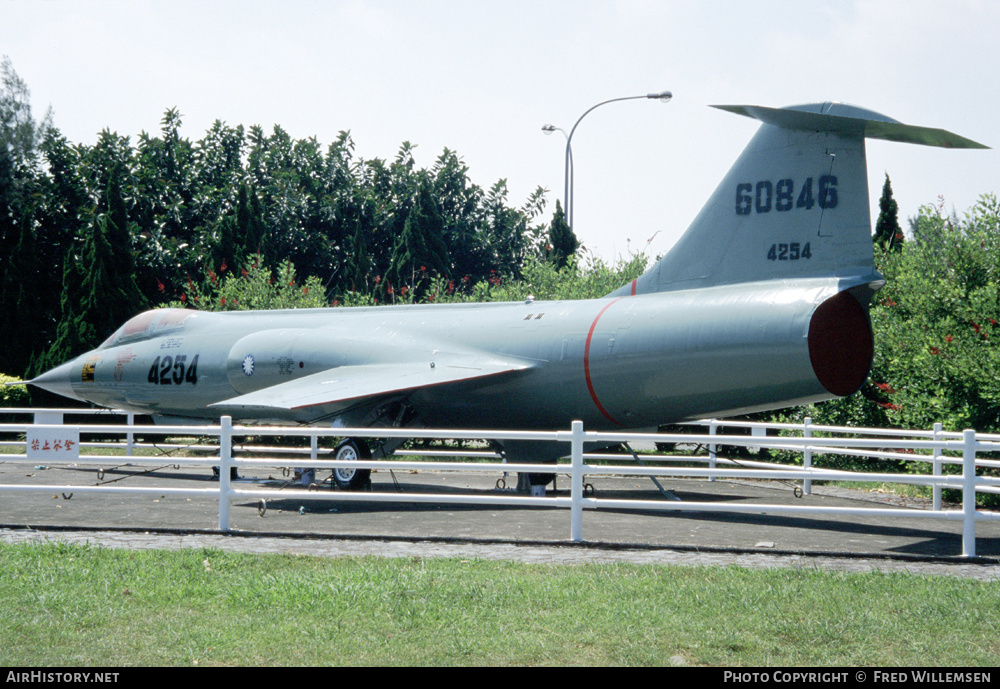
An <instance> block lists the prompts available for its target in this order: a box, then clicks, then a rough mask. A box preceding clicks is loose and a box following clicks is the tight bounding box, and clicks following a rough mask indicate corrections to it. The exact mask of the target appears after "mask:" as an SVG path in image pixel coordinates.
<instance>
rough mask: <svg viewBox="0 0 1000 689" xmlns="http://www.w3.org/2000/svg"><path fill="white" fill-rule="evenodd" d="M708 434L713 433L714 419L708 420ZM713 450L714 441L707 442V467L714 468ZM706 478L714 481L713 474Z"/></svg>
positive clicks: (714, 448) (714, 447)
mask: <svg viewBox="0 0 1000 689" xmlns="http://www.w3.org/2000/svg"><path fill="white" fill-rule="evenodd" d="M708 434H709V435H715V419H712V420H711V421H709V422H708ZM715 450H716V446H715V443H709V444H708V468H709V469H715ZM708 480H709V481H710V482H711V481H714V480H715V476H710V477H709V478H708Z"/></svg>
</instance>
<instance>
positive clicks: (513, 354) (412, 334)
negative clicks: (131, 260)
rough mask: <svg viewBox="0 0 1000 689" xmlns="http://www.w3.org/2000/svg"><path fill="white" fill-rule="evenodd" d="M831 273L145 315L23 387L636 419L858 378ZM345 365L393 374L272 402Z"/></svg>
mask: <svg viewBox="0 0 1000 689" xmlns="http://www.w3.org/2000/svg"><path fill="white" fill-rule="evenodd" d="M842 283H843V281H840V280H836V279H813V280H796V281H791V282H788V283H783V284H774V283H758V284H740V285H735V286H723V287H716V288H707V289H705V288H703V289H696V290H688V291H683V290H682V291H677V292H670V293H653V294H646V295H635V296H629V297H611V298H604V299H595V300H586V301H554V302H541V301H533V300H527V301H524V302H515V303H496V304H443V305H422V306H382V307H372V308H351V309H347V308H334V309H319V310H315V309H308V310H289V311H268V312H259V311H258V312H250V311H248V312H238V311H233V312H221V313H208V312H197V311H190V310H159V311H153V312H148V313H147V314H143V315H141V316H138V317H137V318H136V319H133V321H130V324H131V325H129V324H126V326H124V327H123V328H122V329H121V330H120V331H119V332H118V333H116V334H115V335H114V336H112V338H110V339H109V341H108V342H106V343H105V344H104V345H103V346H102V347H101V348H99V349H97V350H94V351H93V352H90V353H88V354H85V355H83V356H81V357H79V358H77V359H76V360H74V361H72V362H69V363H67V364H65V365H63V366H62V367H59V368H57V369H54V370H53V371H51V372H49V373H47V374H45V376H43V377H42V378H40V379H38V380H36V381H35V382H36V384H39V385H42V386H46V383H50V384H53V383H55V381H57V380H61V381H67V382H68V383H69V385H68V388H67V387H63V388H62V389H61V390H58V391H59V392H62V394H67V395H70V396H73V397H76V398H78V399H81V400H86V401H89V402H93V403H95V404H100V405H107V406H115V407H122V408H125V409H129V410H132V411H136V412H143V413H149V414H157V415H163V416H168V417H188V418H203V419H212V418H218V417H219V415H220V413H230V414H232V415H233V416H234V417H237V418H241V419H244V420H262V421H286V422H302V423H323V422H324V421H325V420H331V419H334V418H337V419H340V423H341V425H354V424H355V423H358V424H362V423H370V422H371V421H372V420H373V418H370V417H371V414H372V413H373V412H374V411H375V410H376V409H375V407H377V406H379V405H384V404H385V403H386V402H387V401H389V400H390V399H392V400H400V401H405V403H406V404H407V405H409V406H410V407H412V409H413V410H414V412H416V416H417V417H419V418H420V419H421V421H422V422H423V423H424V424H426V425H429V426H437V427H451V428H516V429H549V428H565V427H566V426H568V425H569V423H570V422H571V421H572V420H574V419H580V420H583V421H584V423H585V424H586V426H587V427H589V428H611V429H613V428H646V427H654V426H656V425H658V424H661V423H665V422H668V421H676V420H683V419H692V418H700V417H703V416H705V415H731V414H737V413H746V412H751V411H755V410H759V409H764V408H770V407H773V406H774V405H775V403H778V404H780V405H782V406H789V405H795V404H802V403H807V402H812V401H817V400H821V399H828V398H831V397H833V396H835V395H836V394H838V393H839V394H844V391H845V390H846V391H847V392H851V391H853V389H856V387H857V386H859V385H860V383H861V382H863V380H864V377H865V376H866V375H867V372H868V366H869V363H870V360H871V331H870V329H869V327H868V321H867V318H866V316H865V312H864V309H863V308H862V307H861V305H860V303H859V302H858V301H857V300H856V299H854V298H853V297H851V296H850V295H849V293H847V292H844V291H843V290H844V285H843V284H842ZM862 287H865V286H862ZM865 289H867V288H866V287H865ZM837 295H843V296H840V297H838V296H837ZM822 304H826V305H827V306H826V309H827V310H829V309H830V308H834V309H835V310H836V311H837V312H838V314H839V315H838V319H839V326H838V325H837V324H835V323H832V322H831V319H829V318H827V319H826V320H822V319H820V318H818V317H817V313H822V310H818V307H820V306H821V305H822ZM136 321H138V322H136ZM837 327H839V328H840V329H841V330H844V331H849V332H853V333H854V335H848V340H847V341H843V344H842V345H841V346H840V348H839V349H836V350H823V351H821V348H820V347H819V345H818V344H817V343H818V342H820V341H821V340H824V339H828V338H829V335H830V331H831V329H835V328H837ZM851 338H853V339H851ZM358 369H366V370H368V371H370V372H376V373H379V374H380V375H381V373H382V371H383V370H384V371H385V375H387V376H389V377H390V378H396V379H398V382H397V383H395V384H381V385H380V386H379V390H378V393H377V395H369V394H366V391H365V390H364V389H361V390H357V393H358V394H357V395H354V394H353V393H350V392H347V393H332V394H330V395H326V396H323V395H320V396H319V397H315V396H310V395H303V396H302V397H301V398H299V399H296V396H295V394H294V392H292V394H291V396H290V398H289V399H288V400H287V401H284V400H281V399H278V397H279V392H280V391H281V390H283V389H285V390H291V388H292V386H291V385H289V384H294V382H295V381H299V380H302V379H306V378H309V377H310V376H317V375H318V376H323V377H325V379H326V380H324V381H320V382H319V383H318V387H320V388H321V389H322V387H323V386H324V384H325V385H326V386H328V387H330V388H331V390H332V389H333V388H335V387H338V384H339V383H340V382H341V379H340V377H339V376H338V371H339V370H342V371H344V372H348V371H352V370H358ZM829 369H840V370H842V374H841V375H842V376H846V377H847V378H849V379H851V380H849V381H848V382H847V383H846V388H845V387H844V386H845V383H844V382H842V381H841V382H837V381H831V380H830V379H829V378H828V379H826V380H823V379H822V378H821V376H823V375H825V374H824V371H826V370H829ZM456 370H457V371H458V378H457V379H456V376H455V375H454V374H455V372H456ZM470 373H471V374H472V375H468V374H470ZM439 374H440V376H439V381H440V382H439V383H438V382H437V380H438V379H436V378H435V376H438V375H439ZM411 375H417V376H418V379H419V385H418V386H413V385H410V382H409V381H408V378H407V377H408V376H411ZM349 384H350V381H348V383H347V385H348V387H349ZM838 385H839V386H840V388H842V389H839V390H838ZM282 386H284V387H282ZM852 386H853V387H852ZM313 387H317V386H315V385H314V386H313ZM831 388H832V389H831ZM848 388H850V389H848ZM50 389H51V388H50ZM268 391H278V392H274V393H273V394H272V393H269V392H268ZM251 393H262V394H264V395H267V396H268V398H269V399H268V400H267V404H266V405H263V404H262V405H255V404H254V403H253V400H252V399H250V398H246V397H244V396H247V395H249V394H251ZM241 399H242V400H243V401H242V402H241V401H240V400H241ZM373 399H374V400H377V401H378V404H377V405H374V406H373V404H372V402H373ZM227 400H232V402H229V403H227ZM279 409H282V410H285V411H284V413H281V412H279Z"/></svg>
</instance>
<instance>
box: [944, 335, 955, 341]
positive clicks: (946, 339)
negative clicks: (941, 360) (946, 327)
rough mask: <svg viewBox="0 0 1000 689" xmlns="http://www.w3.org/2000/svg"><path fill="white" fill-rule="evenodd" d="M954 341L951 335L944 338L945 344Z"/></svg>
mask: <svg viewBox="0 0 1000 689" xmlns="http://www.w3.org/2000/svg"><path fill="white" fill-rule="evenodd" d="M954 339H955V338H954V337H952V336H951V335H945V336H944V341H945V342H952V341H953V340H954Z"/></svg>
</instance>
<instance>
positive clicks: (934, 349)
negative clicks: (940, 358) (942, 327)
mask: <svg viewBox="0 0 1000 689" xmlns="http://www.w3.org/2000/svg"><path fill="white" fill-rule="evenodd" d="M940 353H941V350H940V349H938V348H937V347H931V354H934V355H935V356H937V355H938V354H940Z"/></svg>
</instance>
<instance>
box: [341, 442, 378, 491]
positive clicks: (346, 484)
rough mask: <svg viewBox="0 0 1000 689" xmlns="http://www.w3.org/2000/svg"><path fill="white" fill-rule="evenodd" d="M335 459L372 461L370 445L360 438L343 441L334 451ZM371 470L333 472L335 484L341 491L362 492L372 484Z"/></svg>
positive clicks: (347, 469) (348, 469)
mask: <svg viewBox="0 0 1000 689" xmlns="http://www.w3.org/2000/svg"><path fill="white" fill-rule="evenodd" d="M333 458H334V459H342V460H355V459H371V458H372V453H371V450H369V449H368V444H367V443H366V442H365V441H364V440H361V439H360V438H347V439H345V440H342V441H341V442H340V444H339V445H337V449H335V450H334V451H333ZM371 475H372V472H371V469H354V468H347V467H345V468H343V469H334V470H333V482H334V483H336V484H337V487H338V488H340V489H341V490H361V489H362V488H365V487H367V486H368V484H369V483H371Z"/></svg>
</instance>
